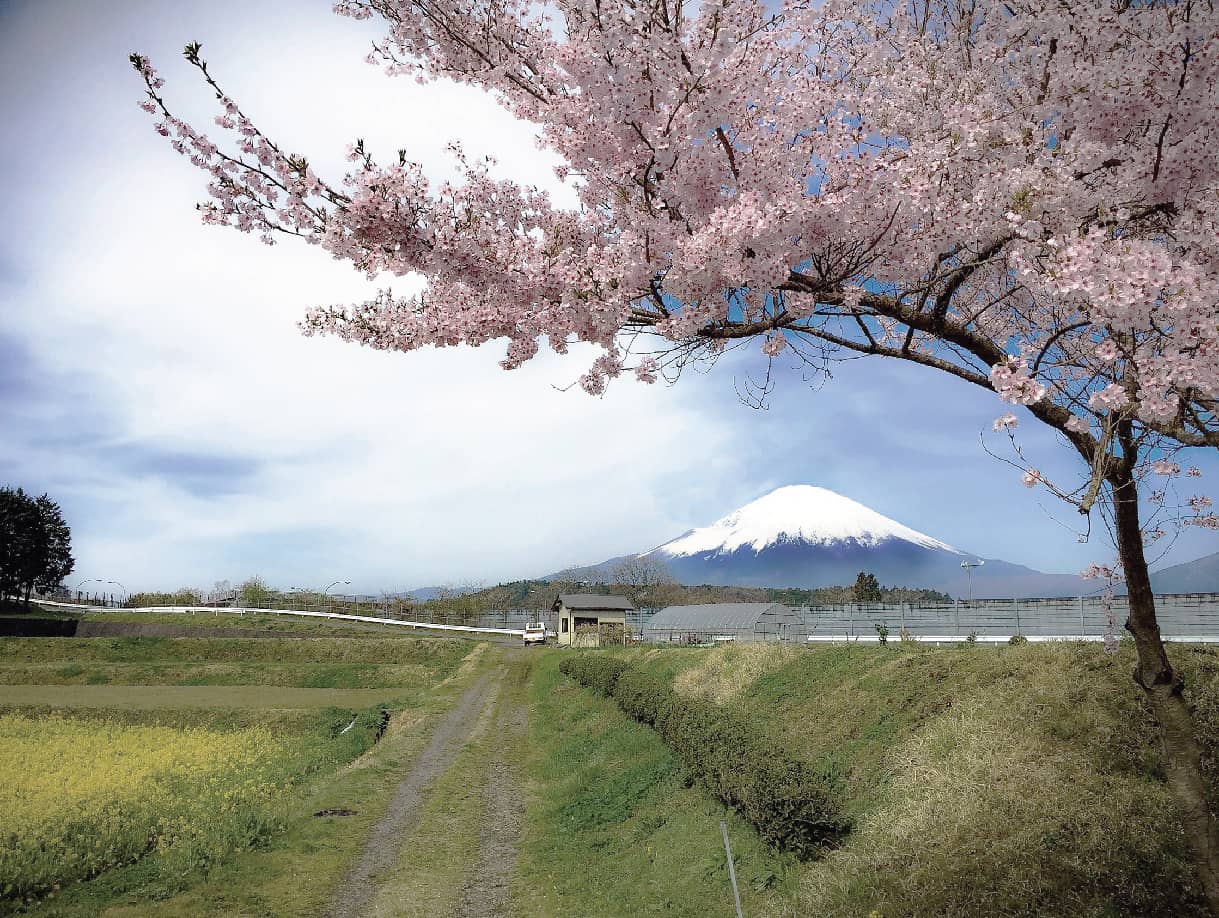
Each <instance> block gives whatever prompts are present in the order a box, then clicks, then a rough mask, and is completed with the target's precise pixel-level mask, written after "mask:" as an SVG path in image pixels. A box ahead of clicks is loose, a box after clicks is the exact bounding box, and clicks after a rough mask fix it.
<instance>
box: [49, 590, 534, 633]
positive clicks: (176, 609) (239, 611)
mask: <svg viewBox="0 0 1219 918" xmlns="http://www.w3.org/2000/svg"><path fill="white" fill-rule="evenodd" d="M31 602H33V603H34V604H35V605H39V606H57V607H59V608H63V609H79V610H81V611H83V612H159V613H168V614H171V615H178V614H183V615H185V614H188V613H189V614H197V613H203V612H214V613H220V612H225V613H228V614H230V615H299V616H301V617H303V618H333V619H339V620H341V621H345V622H370V623H372V624H375V625H400V626H402V627H404V628H424V629H426V630H428V631H460V632H466V633H473V634H506V635H510V636H512V637H524V634H525V631H524V629H523V628H476V627H474V626H471V625H438V624H433V623H432V622H412V621H403V620H401V619H397V618H376V617H375V616H372V615H344V614H342V613H341V612H306V611H304V610H297V609H244V608H233V607H231V606H141V607H140V608H138V609H113V608H109V607H107V606H87V605H80V604H79V603H72V602H53V601H52V600H49V599H34V600H31Z"/></svg>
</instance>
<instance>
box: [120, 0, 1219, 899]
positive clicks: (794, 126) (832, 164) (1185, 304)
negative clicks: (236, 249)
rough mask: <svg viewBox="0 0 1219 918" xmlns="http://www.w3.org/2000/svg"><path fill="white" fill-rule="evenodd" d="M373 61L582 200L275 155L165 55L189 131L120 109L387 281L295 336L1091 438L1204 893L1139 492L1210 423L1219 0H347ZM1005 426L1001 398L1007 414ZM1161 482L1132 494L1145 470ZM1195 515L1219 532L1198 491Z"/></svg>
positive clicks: (1203, 823) (250, 216)
mask: <svg viewBox="0 0 1219 918" xmlns="http://www.w3.org/2000/svg"><path fill="white" fill-rule="evenodd" d="M336 10H337V12H339V13H341V14H343V15H345V16H350V17H353V18H356V19H366V18H369V17H380V18H381V19H383V20H384V22H385V24H386V26H387V32H386V34H385V37H384V39H383V40H382V41H380V42H378V43H376V44H375V45H374V47H373V50H372V53H371V54H370V60H371V61H372V62H373V63H376V64H379V65H383V66H384V67H385V69H386V70H387V72H388V73H390V74H405V75H413V76H416V77H418V78H419V79H422V80H432V79H437V78H446V79H451V80H456V81H458V82H463V83H470V84H473V85H475V86H479V87H481V88H483V89H485V90H486V91H488V92H490V93H492V94H493V95H494V96H495V97H496V98H497V99H498V100H499V101H500V102H501V103H502V104H503V105H504V106H505V107H506V108H507V109H508V110H509V111H510V112H511V113H513V114H514V115H515V116H516V117H518V118H521V119H524V120H526V121H528V122H531V123H532V124H535V125H536V126H537V133H538V137H539V140H540V142H541V143H542V144H543V145H544V146H546V147H548V148H549V149H550V150H552V151H554V152H556V153H557V154H558V155H559V156H560V157H561V160H562V162H563V163H564V165H563V167H562V169H561V170H560V178H561V179H564V180H566V181H568V182H570V183H571V184H572V185H573V186H574V188H575V189H576V190H577V192H578V196H579V206H578V208H576V209H564V208H560V207H557V206H555V205H554V204H553V203H552V202H551V200H550V198H549V197H548V195H547V194H546V193H545V192H543V191H541V190H539V189H537V188H529V187H523V186H522V185H520V184H516V183H513V182H508V181H503V180H498V179H496V178H495V177H494V175H493V171H494V165H493V163H488V162H471V161H469V160H467V159H466V158H465V157H464V156H463V154H462V153H461V151H460V150H458V149H455V150H454V155H455V156H457V157H458V158H459V160H460V162H461V164H462V169H463V174H464V179H463V180H462V181H460V182H457V183H445V184H440V185H435V186H434V185H433V184H432V183H430V182H429V181H428V180H427V179H426V178H425V177H424V175H423V172H422V169H421V168H420V166H419V165H418V164H416V163H414V162H412V161H411V160H410V158H409V155H408V153H407V152H406V151H402V152H400V153H399V155H398V158H397V160H396V161H392V162H388V163H385V162H377V161H376V160H375V159H374V158H373V156H372V155H371V154H370V152H368V151H367V150H365V148H364V145H363V144H362V143H361V142H360V141H356V142H354V143H353V144H352V145H351V146H350V148H349V150H348V159H349V161H350V163H351V166H350V170H349V171H348V173H347V174H346V175H344V176H342V177H340V178H337V179H327V178H323V177H322V176H320V175H318V174H317V173H316V172H315V171H314V169H313V167H312V166H311V165H310V164H309V162H308V160H307V159H306V158H305V157H303V156H301V155H298V154H290V153H288V152H286V151H284V150H283V149H281V147H279V146H278V145H277V144H276V143H275V142H274V141H273V140H272V139H271V138H270V137H269V136H268V135H267V134H265V133H264V132H263V131H262V130H261V129H260V128H258V127H256V126H255V125H254V123H253V122H252V121H251V120H250V118H249V117H247V115H246V113H245V112H244V111H243V110H242V109H241V107H240V106H239V104H238V103H237V101H236V100H235V99H233V98H232V97H230V96H229V95H228V93H226V92H225V90H224V89H222V88H221V85H220V83H219V82H218V81H217V79H216V78H215V77H214V76H213V74H212V73H211V71H210V70H209V69H208V66H207V64H206V62H205V61H204V59H203V58H202V57H201V56H200V46H199V45H198V44H192V45H189V46H188V47H187V49H186V57H187V59H188V60H189V61H190V62H191V63H192V64H193V65H195V66H196V67H197V68H198V69H199V71H200V73H201V74H202V77H203V79H204V80H205V81H206V83H207V85H208V86H209V87H210V88H211V89H212V90H213V91H214V92H215V94H216V97H217V100H218V104H219V113H218V115H217V116H216V119H215V122H216V128H217V129H218V130H219V134H218V135H217V136H218V138H219V139H212V138H211V137H209V136H208V135H207V134H205V133H203V132H202V131H201V130H199V129H198V128H196V127H193V126H192V125H190V124H187V123H185V122H184V121H182V120H180V119H179V118H177V117H176V116H175V115H174V114H173V113H172V111H171V110H170V109H169V108H168V107H167V105H166V102H165V99H164V96H163V81H162V79H161V78H160V77H159V76H158V75H157V73H156V71H155V70H154V69H153V67H152V64H151V63H150V62H149V60H148V59H147V58H145V57H143V56H141V55H132V62H133V64H134V66H135V67H136V69H137V70H138V71H139V73H140V74H141V75H142V77H143V79H144V81H145V83H146V87H147V94H146V98H144V100H143V101H142V102H141V105H142V106H143V107H144V108H145V109H146V110H147V111H148V112H149V113H150V114H151V115H153V116H154V118H155V119H156V128H157V131H158V132H159V133H161V134H162V135H164V136H165V137H167V138H168V139H169V140H170V142H171V143H172V144H173V146H174V148H175V149H176V150H177V151H178V152H180V153H182V154H183V155H184V156H186V157H188V158H189V159H190V160H191V162H192V163H193V164H194V165H196V166H198V167H199V168H201V169H202V170H204V171H205V172H206V173H208V174H209V176H210V181H209V185H208V191H209V194H210V200H209V201H208V202H207V203H205V204H202V205H200V207H201V213H202V216H203V219H204V221H206V222H208V223H212V224H223V225H228V226H233V227H236V228H237V229H239V230H241V231H242V232H247V233H256V234H258V235H260V236H261V237H262V239H263V241H265V242H267V243H269V244H270V243H274V242H275V240H276V238H277V237H278V236H279V235H280V234H287V235H293V236H299V237H301V238H303V239H304V240H305V242H307V243H310V244H313V245H318V246H320V247H321V248H323V249H325V250H326V251H327V252H329V253H330V254H331V255H332V256H334V257H336V258H340V259H346V260H349V261H351V262H352V263H353V264H354V265H355V267H356V268H358V269H359V270H360V271H362V272H364V273H365V274H367V275H368V276H369V277H370V278H375V277H377V276H380V275H382V274H385V273H388V274H393V275H405V274H412V273H417V274H420V275H423V276H424V277H425V278H426V280H427V286H426V289H425V291H424V292H423V293H422V294H420V295H418V296H400V295H397V294H395V293H393V292H392V290H391V289H385V290H383V291H382V292H381V293H380V294H379V295H378V296H376V297H375V298H374V299H372V300H370V301H368V302H364V303H358V304H354V305H346V306H324V307H320V308H316V309H314V310H312V311H311V312H309V313H308V314H307V316H306V318H305V320H304V323H303V325H304V329H305V331H306V333H307V334H314V333H327V334H335V335H339V336H341V337H342V338H345V339H347V340H350V341H354V342H359V343H361V344H364V345H368V346H370V347H373V348H377V349H382V350H397V351H409V350H414V349H416V348H420V347H424V346H428V345H431V346H436V347H445V346H451V345H457V344H469V345H480V344H483V343H485V342H488V341H492V340H498V339H507V341H508V349H507V356H506V358H505V359H504V361H503V365H504V367H505V368H507V369H511V368H513V367H516V366H519V365H520V364H521V363H523V362H524V361H526V360H528V359H530V358H531V357H533V356H534V355H535V354H536V353H537V351H538V349H539V347H540V346H541V345H542V344H545V345H546V346H548V347H550V348H552V349H553V350H555V351H557V352H559V353H563V352H565V351H566V350H567V348H568V347H569V345H570V344H571V343H572V342H576V341H579V342H589V343H592V344H594V345H597V346H598V347H599V348H600V349H601V355H600V356H599V357H598V358H597V359H596V360H595V362H594V363H593V364H592V366H591V367H589V368H588V369H587V372H586V373H585V374H584V376H583V377H582V380H581V382H582V385H583V387H584V388H585V389H586V390H587V391H588V392H590V393H593V394H598V393H601V392H602V391H603V390H604V389H605V386H606V385H607V383H608V382H609V381H610V380H612V379H613V378H615V377H618V376H620V375H621V374H623V373H626V372H633V373H634V374H635V376H636V377H638V378H639V379H641V380H645V381H654V380H656V379H657V378H659V377H661V376H666V377H672V376H673V375H675V374H676V373H677V372H678V371H679V370H680V368H681V367H683V366H685V365H687V364H689V363H690V362H691V361H697V360H714V359H715V358H716V356H717V355H719V354H720V353H722V352H723V351H724V349H725V348H727V347H732V346H737V345H739V344H741V342H743V341H745V340H746V339H758V340H760V342H761V343H760V347H761V350H762V352H763V353H764V354H765V355H766V356H767V357H768V358H769V359H771V360H777V359H778V360H790V361H797V362H804V363H807V364H809V365H811V366H813V367H822V366H824V365H825V362H826V361H827V360H830V359H833V358H834V357H835V356H841V355H851V356H854V355H859V354H863V355H871V356H876V357H887V358H892V359H897V360H905V361H909V362H912V363H916V364H920V365H922V366H925V367H928V368H931V369H935V370H939V371H941V372H944V373H948V374H950V375H952V376H955V377H957V378H958V379H960V380H961V381H962V382H963V383H969V384H972V385H974V386H979V387H983V388H986V389H988V390H993V391H994V392H995V393H997V395H998V397H999V398H1001V399H1003V400H1004V401H1007V402H1009V403H1013V404H1018V405H1023V406H1026V407H1027V409H1028V411H1029V412H1030V413H1031V414H1032V416H1033V417H1034V418H1035V419H1036V420H1038V421H1040V422H1042V423H1044V424H1046V425H1048V426H1050V427H1051V428H1053V429H1054V430H1055V431H1057V432H1058V433H1059V434H1060V435H1061V437H1062V439H1063V440H1064V441H1065V442H1066V443H1067V444H1068V445H1069V446H1070V448H1072V449H1074V450H1075V452H1076V453H1078V455H1079V456H1080V457H1081V459H1082V460H1083V467H1084V468H1086V470H1087V474H1086V475H1083V476H1081V481H1080V483H1079V484H1078V486H1075V485H1066V484H1062V483H1055V482H1050V481H1048V480H1047V479H1046V478H1045V477H1044V476H1043V475H1042V474H1041V473H1040V472H1039V471H1038V470H1037V469H1035V468H1030V467H1028V466H1025V467H1024V469H1023V471H1024V476H1025V483H1026V484H1028V485H1030V486H1031V487H1046V488H1049V489H1051V490H1052V491H1053V492H1054V493H1056V494H1058V495H1059V496H1061V497H1063V498H1065V499H1067V500H1069V501H1070V502H1072V503H1073V504H1075V505H1076V506H1077V507H1078V509H1079V510H1080V511H1081V512H1082V513H1085V514H1089V513H1093V512H1101V513H1102V514H1105V515H1107V518H1108V519H1109V520H1110V522H1111V525H1112V529H1113V533H1114V538H1115V542H1116V547H1117V554H1118V559H1119V562H1120V566H1121V569H1122V573H1123V575H1124V578H1125V582H1126V586H1127V590H1128V595H1129V609H1130V612H1129V618H1128V620H1127V622H1126V627H1127V629H1128V630H1129V632H1130V633H1131V635H1132V636H1133V637H1134V641H1135V645H1136V648H1137V658H1138V662H1137V668H1136V670H1135V679H1136V681H1137V682H1138V684H1139V685H1140V686H1142V688H1143V689H1144V690H1145V693H1146V698H1147V700H1148V702H1149V704H1150V707H1151V709H1152V711H1153V712H1154V715H1155V718H1156V721H1157V722H1158V724H1159V729H1160V737H1161V740H1162V748H1163V753H1164V755H1163V758H1164V765H1165V772H1166V775H1167V778H1168V781H1169V783H1170V785H1171V787H1172V789H1173V791H1174V792H1175V794H1176V798H1177V800H1178V802H1179V804H1180V807H1181V811H1182V818H1183V822H1184V825H1185V828H1186V833H1187V836H1188V838H1189V841H1190V844H1191V846H1192V849H1193V851H1194V854H1195V856H1196V860H1197V864H1198V871H1199V875H1200V877H1201V880H1202V883H1203V885H1204V886H1205V889H1206V892H1207V895H1208V897H1209V900H1210V903H1211V906H1212V909H1213V910H1214V911H1215V912H1216V914H1219V833H1217V832H1216V821H1215V819H1214V817H1213V815H1212V813H1211V810H1210V807H1209V805H1208V801H1207V794H1206V785H1205V783H1204V780H1203V776H1202V770H1201V751H1200V747H1199V744H1198V741H1197V739H1196V736H1195V731H1194V725H1193V720H1192V717H1191V713H1190V710H1189V708H1188V706H1187V704H1186V702H1185V699H1184V697H1183V695H1182V681H1181V679H1180V676H1179V674H1178V673H1177V672H1176V671H1175V670H1174V668H1173V667H1172V665H1171V663H1170V662H1169V659H1168V657H1167V655H1166V654H1165V651H1164V647H1163V644H1162V642H1161V640H1160V634H1159V628H1158V626H1157V623H1156V616H1155V602H1154V598H1153V596H1152V592H1151V585H1150V580H1149V577H1148V571H1147V559H1146V557H1145V538H1146V537H1147V533H1146V532H1145V529H1146V527H1145V525H1144V523H1145V521H1144V520H1143V519H1141V517H1140V513H1141V507H1140V492H1141V491H1147V490H1148V487H1147V486H1146V485H1145V484H1144V479H1145V478H1146V476H1148V475H1157V474H1158V473H1164V472H1171V471H1172V470H1173V469H1174V468H1176V467H1177V463H1176V453H1177V451H1179V450H1181V449H1185V448H1192V447H1215V446H1219V413H1217V412H1216V399H1217V398H1219V321H1217V319H1216V314H1217V299H1216V293H1215V291H1216V290H1219V284H1217V281H1219V180H1217V176H1219V132H1217V131H1216V128H1217V127H1219V109H1217V103H1216V100H1217V99H1219V92H1217V86H1216V84H1217V78H1219V16H1217V14H1216V9H1215V6H1214V4H1213V2H1197V0H1140V2H1133V0H1103V2H1100V0H1058V2H1050V0H1007V2H997V0H918V2H901V3H893V2H890V0H885V2H849V0H788V2H786V3H785V4H784V5H782V7H781V8H779V9H776V4H774V3H770V4H767V3H763V2H759V0H703V2H701V3H694V2H683V0H550V2H542V3H539V2H534V0H341V2H339V3H337V4H336ZM1014 423H1015V416H1014V415H1005V416H1003V417H1001V418H1000V419H999V420H998V421H997V422H996V427H997V429H1005V430H1008V431H1010V430H1011V428H1012V426H1013V425H1014ZM1158 488H1159V485H1156V484H1152V485H1151V487H1150V490H1151V491H1153V492H1154V491H1157V489H1158ZM1190 506H1191V513H1190V514H1189V516H1188V521H1189V522H1191V523H1192V524H1195V525H1202V526H1207V527H1211V528H1216V527H1217V526H1219V518H1217V517H1216V516H1215V515H1214V514H1213V513H1212V512H1211V508H1210V505H1209V502H1208V500H1207V499H1206V498H1205V497H1204V496H1202V495H1196V496H1193V497H1192V498H1191V504H1190Z"/></svg>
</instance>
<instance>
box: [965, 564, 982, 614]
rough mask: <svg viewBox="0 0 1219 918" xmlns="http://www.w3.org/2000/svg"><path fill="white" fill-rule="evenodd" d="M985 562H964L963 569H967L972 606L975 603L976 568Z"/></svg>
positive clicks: (966, 574)
mask: <svg viewBox="0 0 1219 918" xmlns="http://www.w3.org/2000/svg"><path fill="white" fill-rule="evenodd" d="M985 563H986V562H985V561H972V562H971V561H962V562H961V567H963V568H965V576H966V578H967V579H968V580H969V604H970V605H971V606H972V605H973V601H974V572H973V569H974V568H975V567H981V566H982V565H983V564H985Z"/></svg>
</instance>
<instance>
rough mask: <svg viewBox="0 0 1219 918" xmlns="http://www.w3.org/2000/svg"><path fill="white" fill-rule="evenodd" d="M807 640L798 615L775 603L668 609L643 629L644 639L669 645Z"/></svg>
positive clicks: (795, 641)
mask: <svg viewBox="0 0 1219 918" xmlns="http://www.w3.org/2000/svg"><path fill="white" fill-rule="evenodd" d="M807 637H808V635H807V633H806V631H805V627H804V622H803V620H802V619H801V617H800V615H799V614H798V613H797V612H796V611H795V610H794V609H792V608H791V607H789V606H785V605H783V604H782V603H777V602H725V603H709V604H706V605H698V606H669V607H668V608H665V609H661V610H660V611H659V612H657V613H656V614H655V615H653V616H652V618H651V620H650V621H649V622H648V624H647V627H646V628H645V629H644V640H647V641H651V642H654V643H671V644H711V643H720V642H723V641H783V642H794V643H802V642H804V641H805V640H806V639H807Z"/></svg>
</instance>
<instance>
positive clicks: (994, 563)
mask: <svg viewBox="0 0 1219 918" xmlns="http://www.w3.org/2000/svg"><path fill="white" fill-rule="evenodd" d="M639 556H643V557H655V558H658V559H660V560H663V561H664V562H665V565H666V567H667V568H668V570H669V572H670V573H671V574H672V575H673V577H674V578H676V579H677V580H678V581H679V582H681V583H685V584H692V585H693V584H716V585H732V586H763V587H801V588H806V589H807V588H815V587H824V586H843V585H849V584H851V583H854V582H855V577H856V576H857V575H858V573H859V572H860V571H867V572H869V573H871V574H875V575H876V577H877V579H879V580H880V582H881V583H882V584H885V585H890V586H903V587H916V588H923V589H934V590H942V591H944V592H946V593H950V594H952V595H954V596H964V595H966V583H967V581H966V574H965V571H964V570H962V568H961V562H962V561H971V562H972V561H974V560H976V558H977V556H976V555H972V554H968V553H966V552H963V551H960V550H958V549H956V548H954V547H953V546H952V545H949V544H948V543H946V542H942V541H940V540H939V539H936V538H933V537H932V536H929V535H926V534H925V533H922V532H919V531H917V530H915V529H911V528H910V527H909V526H905V525H903V524H902V523H899V522H897V521H896V520H893V519H890V518H889V517H887V516H884V515H883V514H880V513H877V512H876V511H875V510H872V509H870V508H868V507H865V506H864V505H863V504H861V503H859V502H858V501H854V500H851V499H850V498H848V497H844V496H842V495H841V494H837V493H835V492H834V491H830V490H828V489H826V488H819V487H815V486H813V485H788V486H785V487H781V488H778V489H777V490H774V491H771V492H770V493H769V494H765V495H763V496H762V497H759V498H758V499H757V500H754V501H751V502H750V503H748V504H746V505H745V506H743V507H741V508H740V509H738V510H735V511H733V512H732V513H729V514H728V515H727V516H724V517H722V518H720V519H718V520H716V521H715V522H713V523H711V524H710V525H708V526H702V527H699V528H697V529H691V530H690V531H689V532H686V533H684V534H683V535H680V536H678V537H677V538H675V539H672V540H670V541H668V542H665V543H664V544H662V545H659V546H657V547H656V548H653V549H650V550H648V551H644V552H640V553H639ZM621 560H622V559H621V558H616V559H611V560H610V561H606V562H603V563H602V564H600V565H593V566H591V567H589V568H584V569H583V571H584V572H585V575H586V576H589V577H590V578H591V577H593V576H600V575H602V574H604V573H605V572H606V571H608V570H609V569H610V568H612V567H613V565H614V563H615V562H617V561H621ZM569 573H570V572H569ZM971 573H972V580H973V593H974V596H976V597H978V598H982V597H1010V596H1018V597H1025V596H1075V595H1078V594H1080V593H1087V592H1090V591H1091V590H1092V589H1093V588H1094V585H1091V584H1090V585H1086V586H1085V582H1084V581H1081V580H1080V579H1079V578H1078V577H1075V576H1070V575H1065V574H1043V573H1040V572H1039V571H1035V570H1032V569H1031V568H1028V567H1023V566H1021V565H1018V564H1010V563H1008V562H1005V561H998V560H994V559H987V560H986V563H985V565H984V566H982V567H976V568H973V569H972V571H971Z"/></svg>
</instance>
